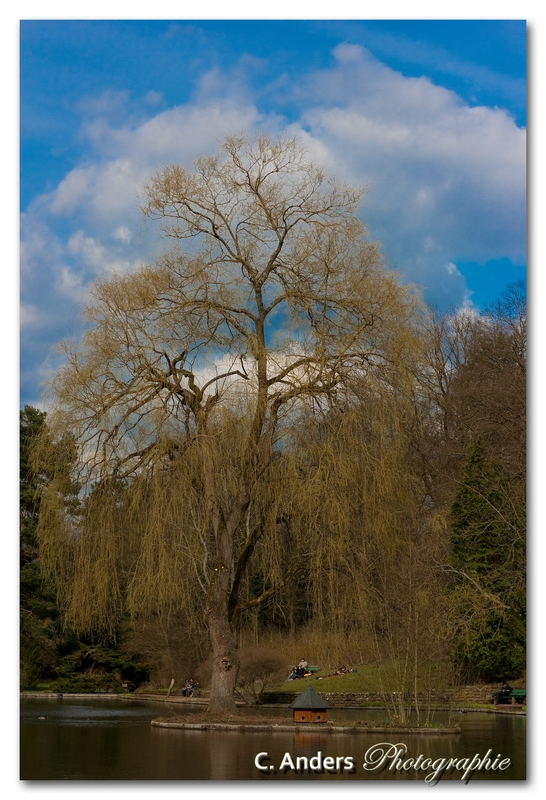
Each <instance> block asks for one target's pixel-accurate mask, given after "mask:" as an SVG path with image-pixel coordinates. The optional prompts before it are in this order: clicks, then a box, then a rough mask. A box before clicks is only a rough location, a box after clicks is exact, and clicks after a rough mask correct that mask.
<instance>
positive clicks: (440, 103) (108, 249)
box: [22, 44, 525, 339]
mask: <svg viewBox="0 0 546 800" xmlns="http://www.w3.org/2000/svg"><path fill="white" fill-rule="evenodd" d="M334 55H335V58H336V63H335V66H334V67H333V68H332V69H330V70H324V71H321V72H316V73H313V74H310V75H308V76H307V77H301V78H300V80H298V82H297V85H292V86H291V85H290V83H289V81H288V79H287V78H286V76H284V79H283V82H282V83H283V89H282V91H283V93H284V97H285V99H287V100H289V101H290V102H291V103H292V104H295V103H298V104H299V107H300V116H299V118H297V119H294V120H293V121H292V122H291V124H290V126H289V130H290V131H291V132H293V133H297V134H298V135H299V136H300V137H301V138H302V140H303V141H304V143H305V144H306V145H307V146H308V147H309V149H310V151H311V153H312V156H313V157H314V158H316V159H318V160H320V161H322V162H323V163H324V164H325V165H326V166H327V167H328V169H330V170H332V171H334V172H335V173H337V174H338V175H340V176H341V177H344V178H346V179H348V180H350V181H353V182H355V181H356V182H361V183H363V184H366V183H367V184H369V186H370V189H371V191H370V193H369V194H368V196H367V197H366V200H365V207H364V209H363V215H364V217H365V220H366V222H367V223H368V225H369V227H370V230H371V232H372V234H373V235H374V237H376V238H378V239H379V240H380V241H381V242H382V243H383V247H384V252H385V254H386V256H387V258H388V260H389V261H390V263H391V264H392V265H393V266H394V267H396V268H399V269H400V270H401V271H402V272H403V274H404V275H405V276H406V277H407V278H409V279H411V280H413V281H415V282H416V283H417V284H418V285H420V286H422V287H434V291H435V297H434V299H435V300H436V302H440V303H443V304H445V305H449V304H450V303H463V302H468V301H469V292H468V288H467V286H466V283H465V280H464V277H463V276H462V275H461V274H460V272H459V270H458V269H456V268H455V269H451V268H450V266H449V265H452V266H454V264H455V262H456V261H457V260H465V259H466V260H474V261H481V262H485V261H487V260H489V259H495V258H501V257H508V258H510V259H512V261H513V262H514V263H516V264H521V263H524V259H525V131H524V130H521V129H519V128H518V127H517V126H516V125H515V123H514V122H513V120H512V119H511V118H510V117H509V116H508V114H506V113H505V112H504V111H502V110H499V109H491V108H483V107H474V108H470V107H469V106H467V105H466V104H465V103H463V102H462V100H461V99H460V98H459V97H458V96H457V95H455V94H454V93H453V92H450V91H448V90H446V89H444V88H442V87H439V86H435V85H433V84H432V83H431V82H430V81H429V80H428V79H427V78H405V77H403V76H402V75H401V74H400V73H398V72H396V71H394V70H392V69H390V68H388V67H386V66H385V65H384V64H381V63H380V62H379V61H377V60H376V59H375V58H373V56H372V55H371V54H370V53H369V52H368V51H366V50H365V49H364V48H362V47H360V46H357V45H348V44H343V45H339V46H338V47H337V48H336V50H335V51H334ZM255 66H256V65H249V64H246V63H245V61H244V60H241V61H240V62H239V63H238V64H237V65H236V68H234V69H233V70H231V72H229V73H222V72H220V71H218V70H217V71H215V72H210V73H208V74H207V75H206V76H204V77H203V79H202V80H201V84H200V87H199V89H198V91H197V93H196V96H195V99H194V100H193V101H192V102H191V103H189V104H187V105H184V106H179V107H175V108H171V109H168V110H163V111H161V112H160V113H157V114H156V115H154V116H151V117H148V118H142V119H140V120H136V119H135V118H134V117H129V116H128V117H127V118H126V119H125V121H124V122H120V120H119V119H117V121H116V126H114V124H113V123H112V116H111V113H113V112H112V107H113V105H115V102H114V101H116V100H118V101H119V100H122V101H124V100H125V95H123V97H118V96H117V95H116V96H114V95H108V94H106V95H103V96H102V97H101V98H99V100H100V102H99V101H97V103H96V104H95V105H93V103H92V102H91V101H87V104H86V106H85V111H86V114H88V115H89V114H91V113H93V114H98V116H96V117H89V116H88V117H87V118H86V122H85V127H84V128H83V133H84V135H86V136H87V137H89V141H90V145H91V148H92V151H91V154H90V155H88V156H87V157H86V162H85V164H83V163H82V164H79V165H76V166H75V167H74V169H72V170H71V171H70V172H69V173H68V174H67V175H66V176H65V178H64V179H63V180H62V181H61V182H60V183H59V185H58V186H57V187H56V188H55V189H54V190H53V191H51V192H49V193H48V194H44V195H42V196H41V197H39V198H36V199H35V201H34V202H33V203H32V205H31V206H30V207H29V209H28V210H27V213H26V214H25V216H24V224H23V238H24V242H23V248H22V265H23V266H22V277H23V284H24V285H22V293H23V295H24V302H25V304H26V306H27V307H28V308H31V307H32V306H33V305H39V306H40V308H43V307H44V305H45V304H47V313H45V314H44V315H43V319H46V318H49V319H52V318H53V317H54V316H55V315H57V316H58V318H59V320H62V319H66V318H67V314H70V315H72V316H73V314H74V309H75V308H76V307H77V304H78V303H79V302H81V298H82V297H83V294H84V292H85V290H86V288H87V285H88V282H89V280H90V279H91V278H92V277H93V276H94V275H97V274H99V275H103V276H104V275H108V274H112V273H113V272H117V271H122V270H126V269H131V268H132V266H133V265H134V264H137V263H139V262H140V261H141V260H142V259H145V258H147V257H153V247H154V242H153V241H152V239H151V238H150V232H149V231H147V230H146V229H144V231H142V230H141V228H142V226H141V217H140V212H139V195H140V194H141V187H142V184H143V182H144V181H145V180H146V179H148V178H149V176H150V175H151V174H153V172H154V171H155V170H156V169H158V168H159V167H161V166H163V165H165V164H168V163H172V162H182V163H188V161H189V160H190V159H191V158H192V157H195V156H196V155H200V154H202V153H204V152H211V151H213V150H214V149H215V148H216V147H217V143H218V139H219V138H221V137H222V135H223V134H225V133H226V132H231V131H243V130H244V131H246V132H247V133H249V134H250V135H252V134H253V133H256V132H257V131H258V130H260V129H266V130H269V131H271V132H272V133H273V134H275V133H277V132H278V131H279V130H280V129H281V128H282V126H283V120H282V119H281V118H280V117H278V116H275V115H274V114H270V115H269V116H264V114H262V113H261V112H260V110H259V109H258V107H257V102H258V100H257V99H256V100H253V98H252V96H251V95H250V90H249V89H248V85H249V83H248V82H245V70H246V71H247V72H248V71H249V70H250V71H251V70H252V69H253V68H254V67H255ZM266 94H267V93H266ZM160 100H161V98H160V97H159V96H157V97H156V96H155V94H154V93H152V94H150V96H149V97H148V99H147V102H148V103H149V105H148V111H147V113H151V107H152V104H153V103H155V102H158V103H159V102H160ZM121 105H123V104H121ZM116 108H117V110H118V111H119V108H120V104H119V103H118V105H117V107H116ZM109 115H110V116H109ZM446 265H447V267H446ZM68 301H70V303H71V305H70V306H67V305H66V303H67V302H68ZM63 315H64V316H63ZM35 324H36V325H37V323H35ZM44 324H45V323H44ZM48 324H49V328H48V331H47V333H45V329H44V339H47V338H48V337H49V338H50V339H51V338H53V337H54V331H53V328H51V323H48ZM38 327H39V326H38ZM55 338H59V336H58V335H57V336H56V337H55Z"/></svg>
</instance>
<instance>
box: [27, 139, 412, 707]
mask: <svg viewBox="0 0 546 800" xmlns="http://www.w3.org/2000/svg"><path fill="white" fill-rule="evenodd" d="M145 197H146V202H145V204H144V207H143V212H144V214H145V216H146V217H147V218H148V219H150V220H154V221H155V222H156V223H157V224H158V226H159V230H160V231H161V233H162V235H163V236H164V239H163V241H164V242H165V244H166V246H165V247H164V249H163V252H162V253H161V254H160V255H159V257H158V258H157V261H156V263H155V264H153V265H151V266H145V267H142V268H141V269H139V270H138V271H136V272H133V273H131V274H127V275H124V276H117V277H114V278H111V279H109V280H106V281H101V282H97V283H96V284H95V285H94V287H93V289H92V292H91V299H90V301H89V303H88V305H87V308H86V318H87V321H88V323H89V327H88V330H87V332H86V333H85V334H84V336H83V340H82V342H81V343H80V344H75V345H73V344H66V345H65V346H64V353H65V356H66V365H65V366H64V367H63V368H62V369H61V370H60V371H59V372H58V374H57V376H56V378H55V380H54V381H53V384H52V404H53V405H54V408H55V409H56V410H55V411H54V412H53V413H52V414H51V427H52V429H54V428H55V425H57V426H59V427H60V428H61V429H66V428H68V429H69V430H70V431H71V432H72V433H73V435H74V436H75V438H76V441H77V442H78V444H79V447H80V459H81V460H80V464H81V468H80V474H79V476H78V477H79V480H80V481H81V482H82V484H83V485H84V487H87V490H88V495H87V499H86V514H84V517H85V519H84V521H83V522H81V523H79V525H80V528H79V534H75V533H74V532H70V525H71V522H70V520H67V519H66V516H65V517H64V518H62V516H61V517H59V515H57V516H55V513H56V512H55V502H54V493H50V498H49V503H50V505H49V507H47V505H46V507H45V510H44V514H43V520H42V525H41V536H42V554H43V558H44V560H46V561H47V562H48V563H49V564H50V566H52V567H55V566H56V567H57V569H61V568H62V569H66V567H61V560H62V556H61V554H62V553H66V554H67V558H68V559H69V561H70V559H71V561H70V564H71V566H70V568H69V574H70V575H71V578H70V581H69V582H68V583H69V584H70V585H69V589H68V595H67V596H68V598H69V599H68V601H67V602H68V607H69V609H71V612H70V613H71V614H72V620H73V622H74V624H78V626H79V627H85V625H90V624H91V622H92V621H93V620H95V623H96V624H99V622H101V621H102V623H104V622H107V621H108V620H109V619H110V620H111V619H113V618H114V617H115V613H116V609H117V608H118V607H119V604H120V603H122V602H125V600H126V601H127V602H128V603H129V607H130V608H131V609H132V610H133V612H134V613H138V611H139V609H142V608H144V607H145V608H146V609H147V610H149V609H150V606H152V605H154V604H156V603H159V602H160V601H159V599H158V598H161V602H162V603H163V605H164V606H169V604H171V607H172V606H173V604H174V605H176V606H177V608H179V607H180V604H182V603H186V605H187V607H188V608H191V607H193V612H194V613H199V611H200V609H203V610H204V615H205V618H206V622H207V626H208V629H209V633H210V637H211V644H212V650H213V675H212V685H211V696H210V706H209V708H210V710H211V711H212V712H218V711H234V710H235V704H234V699H233V692H234V688H235V684H236V677H237V670H238V663H239V662H238V656H237V642H236V638H235V635H234V630H233V622H234V620H235V619H236V617H237V615H238V614H239V613H240V611H241V610H244V608H245V605H246V606H248V605H251V604H255V603H257V602H260V600H261V599H263V598H260V597H258V598H254V599H253V600H252V601H244V600H243V595H242V592H241V587H242V585H243V582H244V576H245V572H246V569H247V567H248V564H249V561H250V559H251V557H252V555H253V553H254V551H255V549H256V547H257V544H258V542H259V541H260V540H261V539H263V537H264V536H266V535H268V532H269V533H271V532H272V531H273V533H274V531H275V526H276V523H277V520H276V519H275V515H274V514H273V516H271V514H270V513H269V512H268V508H270V507H271V506H272V505H274V502H273V503H272V502H270V501H267V498H268V496H269V495H268V480H269V477H270V476H271V473H272V470H273V462H274V461H275V459H274V454H275V452H280V451H281V450H282V446H281V444H280V442H281V440H282V439H283V436H286V434H287V431H288V430H289V427H290V426H291V425H293V424H294V423H295V420H296V419H297V418H298V415H300V416H301V415H302V414H305V413H306V409H309V408H311V407H313V406H315V407H325V406H326V405H328V404H330V405H335V403H336V402H337V399H338V398H339V397H340V396H342V395H343V396H344V397H345V396H346V394H347V392H348V391H349V390H348V388H347V387H348V379H349V378H354V376H355V375H358V376H359V377H360V379H361V380H365V378H366V375H367V374H372V373H373V374H374V375H375V380H376V381H380V377H379V376H382V378H381V380H383V381H384V382H385V383H386V384H388V381H389V376H390V372H391V367H392V365H393V364H400V363H401V362H403V361H404V359H406V358H407V352H408V351H409V350H410V349H411V348H412V346H413V345H412V337H414V335H415V331H416V329H417V327H418V324H419V323H418V314H417V313H416V311H417V308H418V304H419V301H418V299H417V298H416V297H415V295H414V294H413V293H412V292H411V291H410V290H409V289H406V288H403V287H401V285H400V284H399V282H398V280H397V278H396V277H395V276H394V275H393V274H392V273H389V272H388V271H387V270H386V269H385V268H384V265H383V264H382V260H381V256H380V252H379V248H378V245H377V244H376V243H374V242H372V241H371V240H370V238H369V236H368V234H367V231H366V229H365V227H364V225H363V224H362V222H360V220H359V219H358V217H357V216H356V212H357V208H358V204H359V202H360V200H361V197H362V191H361V190H359V189H355V188H352V187H350V186H347V185H346V184H344V183H340V182H338V181H337V180H335V179H330V178H328V177H327V176H326V174H325V173H324V171H323V170H322V169H321V168H320V167H317V166H315V165H314V164H313V163H312V162H311V161H310V159H309V157H308V154H307V153H306V152H305V151H304V150H303V149H302V148H301V147H300V145H299V144H298V142H297V141H296V140H294V139H289V138H286V137H285V136H282V137H281V138H280V139H279V140H278V141H272V140H271V139H270V138H268V137H267V136H265V135H262V136H260V137H259V138H258V139H257V140H256V142H254V143H250V142H249V141H248V140H247V139H246V138H245V137H244V136H228V137H226V138H225V140H224V141H223V143H222V145H221V147H220V149H219V152H218V153H217V154H216V155H214V156H207V157H202V158H198V159H197V160H196V161H195V162H194V164H193V168H192V169H186V168H184V167H182V166H178V165H173V166H169V167H166V168H165V169H163V170H161V171H160V172H159V173H158V174H157V175H156V176H155V177H154V178H153V179H152V180H151V181H150V183H149V184H148V185H147V186H146V187H145ZM120 485H123V486H124V487H125V488H126V491H125V494H124V498H123V500H121V499H120V497H119V495H118V494H117V493H116V490H115V489H114V487H115V486H118V487H119V486H120ZM55 520H57V521H55ZM76 541H77V548H78V554H77V556H75V555H74V554H73V552H72V551H73V550H74V544H75V542H76ZM70 548H72V551H71V552H72V555H70V552H69V551H70ZM97 565H98V566H97ZM284 566H285V568H286V571H287V572H292V573H293V571H294V570H295V569H296V568H297V563H292V564H286V563H285V565H284ZM99 567H100V575H99V571H98V570H99ZM281 580H282V575H279V581H281ZM91 584H92V585H91ZM188 587H190V588H188ZM274 589H275V586H273V587H269V589H267V590H266V591H265V592H264V596H266V595H267V596H270V594H271V592H272V591H274ZM86 593H87V599H86ZM158 608H159V606H158Z"/></svg>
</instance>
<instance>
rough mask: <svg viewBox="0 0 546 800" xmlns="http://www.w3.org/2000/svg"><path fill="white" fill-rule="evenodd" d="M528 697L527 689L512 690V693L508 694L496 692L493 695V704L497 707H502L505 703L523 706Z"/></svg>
mask: <svg viewBox="0 0 546 800" xmlns="http://www.w3.org/2000/svg"><path fill="white" fill-rule="evenodd" d="M526 696H527V691H526V689H512V691H511V692H508V694H501V693H500V692H495V694H494V695H493V703H494V704H495V705H499V704H500V705H502V704H503V703H510V704H511V705H513V706H514V705H516V703H518V704H521V703H525V699H526Z"/></svg>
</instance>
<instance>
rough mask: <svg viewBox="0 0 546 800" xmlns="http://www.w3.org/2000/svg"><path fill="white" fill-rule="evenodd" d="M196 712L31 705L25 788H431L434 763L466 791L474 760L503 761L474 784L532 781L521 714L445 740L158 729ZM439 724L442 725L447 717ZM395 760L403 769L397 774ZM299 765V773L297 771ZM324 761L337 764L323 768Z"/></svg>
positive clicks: (35, 701) (67, 702)
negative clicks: (259, 784) (373, 783)
mask: <svg viewBox="0 0 546 800" xmlns="http://www.w3.org/2000/svg"><path fill="white" fill-rule="evenodd" d="M190 708H191V709H193V710H195V711H201V710H202V707H199V706H191V707H189V706H188V707H186V706H184V707H183V708H182V707H181V706H180V705H178V704H165V703H150V702H145V701H142V700H141V701H139V700H137V699H133V698H131V699H127V700H125V699H124V700H119V699H115V698H111V699H108V698H104V697H102V698H90V699H87V698H86V699H82V698H79V699H76V698H66V697H63V698H43V699H42V698H23V699H22V701H21V748H20V752H21V779H22V780H59V779H61V780H153V781H156V780H186V781H188V780H189V781H195V780H265V781H271V780H406V781H407V780H413V781H422V782H424V780H425V778H426V777H427V775H430V774H431V772H433V771H434V767H433V766H432V763H431V762H427V761H426V760H427V759H432V761H436V760H437V759H441V758H446V759H457V761H458V765H457V766H455V767H454V768H453V769H451V770H448V771H447V772H445V771H444V774H443V775H442V777H441V781H442V782H443V781H446V780H458V781H460V780H461V777H462V776H463V774H464V770H465V769H466V767H467V766H468V765H469V764H470V762H471V761H472V759H474V758H475V757H476V756H478V758H477V760H476V761H475V762H474V763H475V764H477V763H478V761H482V762H483V759H484V758H486V757H487V758H489V760H490V761H489V766H490V767H493V766H494V765H495V759H496V764H497V767H496V768H489V769H488V768H487V763H485V764H483V768H482V769H481V771H480V770H478V771H474V770H472V771H471V772H470V773H469V777H470V779H471V781H472V782H474V781H478V780H512V781H514V780H524V779H525V727H526V719H525V717H524V716H523V715H520V714H517V713H515V714H506V715H504V714H502V715H501V714H487V713H479V712H468V713H466V714H459V715H457V719H456V723H457V724H459V725H460V727H461V733H458V734H452V735H441V736H439V735H434V734H430V735H428V734H427V735H420V734H419V735H414V734H411V735H410V734H394V733H393V734H385V733H381V734H375V733H365V734H364V733H363V734H350V733H346V734H345V733H344V734H320V733H310V732H309V731H308V730H306V729H305V728H303V727H302V730H301V732H297V733H246V732H231V731H230V732H225V731H199V730H195V731H192V730H181V729H178V730H177V729H168V728H157V727H154V726H152V725H150V722H151V720H152V719H154V718H155V717H158V716H161V717H168V716H169V715H171V714H173V715H175V714H177V713H178V714H179V713H181V712H182V711H186V710H189V709H190ZM252 713H253V714H255V713H256V712H255V711H252ZM261 713H262V714H263V715H265V716H268V717H272V716H278V717H279V718H280V719H286V718H290V712H289V711H288V709H261ZM328 714H329V719H332V720H334V721H335V719H338V718H345V719H347V718H352V719H360V720H363V721H369V722H375V723H376V724H378V725H381V724H384V722H385V719H386V716H387V713H386V712H385V711H381V710H379V709H370V710H362V711H360V710H359V711H350V710H342V709H336V710H333V711H329V712H328ZM41 717H43V719H41ZM280 719H279V721H280ZM437 719H438V720H439V721H440V720H441V715H440V714H439V715H438V716H437ZM395 745H400V747H401V748H402V750H403V749H404V746H405V748H406V751H405V752H402V751H400V749H399V750H398V753H396V748H395ZM488 751H489V753H488ZM319 752H320V754H321V755H320V756H318V753H319ZM259 753H262V754H266V755H262V756H261V757H260V758H259V759H258V762H259V764H260V765H261V766H262V767H265V769H264V770H260V769H258V767H257V766H256V763H255V761H256V757H257V755H258V754H259ZM382 754H383V755H384V756H385V758H384V761H383V765H382V767H380V768H377V767H376V768H374V769H368V770H366V769H364V762H365V761H367V762H374V761H375V762H377V761H379V760H381V758H382ZM391 754H392V755H391ZM397 754H398V758H399V760H398V762H397V764H395V757H396V755H397ZM419 757H421V759H420V760H419ZM298 758H299V759H300V761H299V765H298V766H299V769H296V766H297V762H296V759H298ZM325 758H330V759H331V761H327V762H326V764H325V765H324V763H323V762H324V759H325ZM311 759H313V761H311ZM411 759H413V761H411ZM465 759H467V763H466V765H465V764H463V761H464V760H465ZM507 760H509V763H506V762H507ZM283 763H284V767H283V768H282V769H281V765H283ZM291 763H293V765H294V768H292V767H291ZM351 764H353V768H352V769H351ZM404 765H405V769H404V768H403V766H404ZM369 766H370V767H371V766H373V765H372V764H371V763H369ZM499 766H500V767H501V768H500V769H499Z"/></svg>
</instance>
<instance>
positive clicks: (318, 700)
mask: <svg viewBox="0 0 546 800" xmlns="http://www.w3.org/2000/svg"><path fill="white" fill-rule="evenodd" d="M290 708H291V709H292V710H293V712H294V713H293V717H292V718H293V720H294V722H326V715H327V713H328V712H327V709H328V708H330V706H329V705H328V703H327V702H326V700H323V699H322V697H321V696H320V694H317V693H316V692H315V690H314V689H313V688H312V687H311V686H308V687H307V689H305V691H303V692H302V693H301V694H300V695H298V696H297V697H296V699H295V700H294V702H293V703H290Z"/></svg>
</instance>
